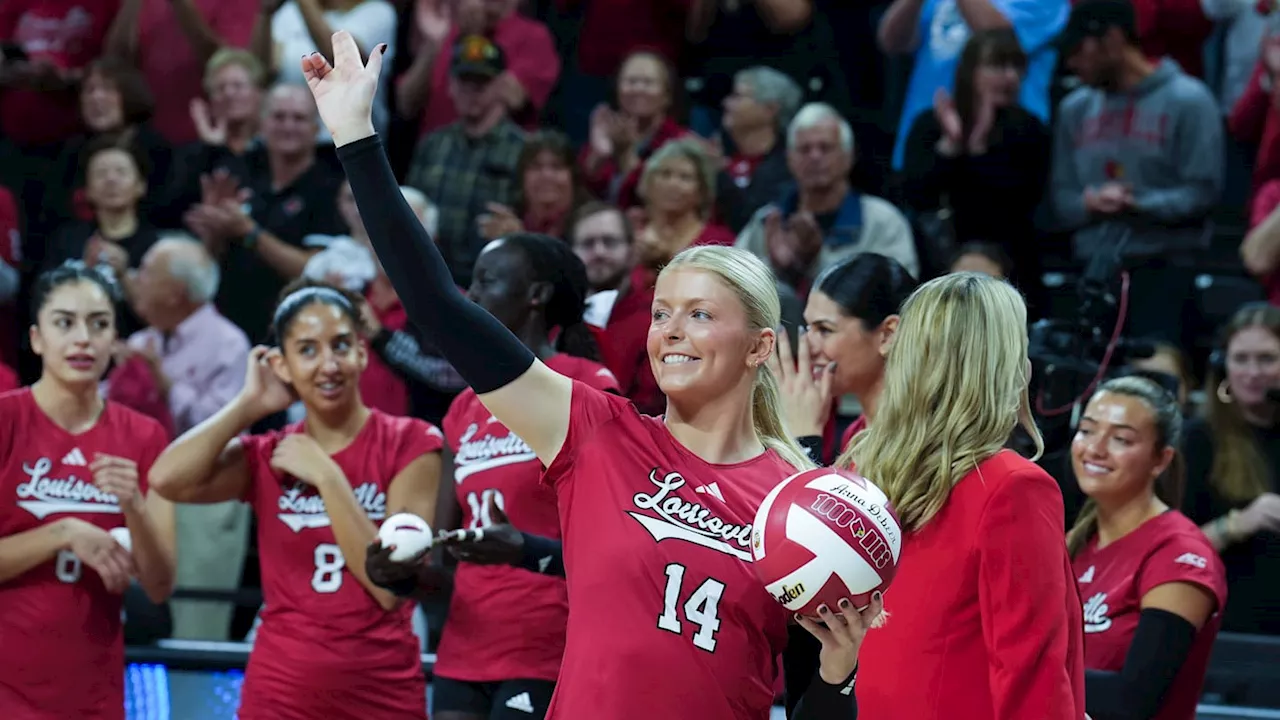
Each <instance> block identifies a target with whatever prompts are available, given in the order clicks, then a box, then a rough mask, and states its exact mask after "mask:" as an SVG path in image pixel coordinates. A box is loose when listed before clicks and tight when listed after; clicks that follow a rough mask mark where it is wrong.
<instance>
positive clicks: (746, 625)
mask: <svg viewBox="0 0 1280 720" xmlns="http://www.w3.org/2000/svg"><path fill="white" fill-rule="evenodd" d="M793 472H794V469H793V468H792V467H791V466H790V465H788V464H787V463H786V462H784V461H783V460H782V459H781V458H780V457H778V456H777V454H776V453H773V452H771V451H770V452H766V453H764V454H762V455H760V456H758V457H756V458H753V459H751V460H748V461H746V462H741V463H736V464H733V465H713V464H711V463H707V462H705V461H703V460H702V459H700V458H699V457H697V456H696V455H694V454H693V453H692V452H690V451H688V450H687V449H685V448H684V447H683V446H681V445H680V444H679V443H678V442H676V440H675V438H673V437H672V436H671V433H670V432H668V430H667V428H666V426H665V425H664V423H663V421H662V419H661V418H654V417H647V416H644V415H641V414H640V413H639V412H638V411H637V410H636V409H635V407H634V406H633V405H631V403H630V402H629V401H627V400H626V399H625V398H619V397H616V396H612V395H607V394H605V393H602V392H600V391H598V390H595V389H592V388H590V387H588V386H586V385H584V384H582V383H579V382H575V383H574V384H573V400H572V403H571V406H570V419H569V433H568V436H567V437H566V439H565V443H564V446H563V448H562V449H561V451H560V454H559V456H557V457H556V459H555V461H554V462H552V464H551V467H549V468H548V469H547V472H546V474H545V475H544V481H545V482H547V483H548V484H550V485H551V486H552V487H553V488H554V489H555V491H556V495H557V501H558V505H559V509H560V522H561V526H562V531H563V543H564V557H565V570H566V575H567V577H568V588H569V625H568V637H567V640H566V644H565V653H564V661H563V664H562V666H561V672H560V678H559V681H558V683H557V685H556V692H555V697H554V698H553V699H552V702H551V708H550V710H549V712H548V717H549V718H555V719H556V720H577V719H578V718H588V717H589V718H595V719H597V720H654V719H655V718H670V719H672V720H675V719H677V718H698V720H764V719H765V718H768V717H769V713H770V708H771V706H772V704H773V687H774V678H775V676H776V674H777V669H776V666H775V658H777V656H778V654H779V653H780V652H781V651H782V648H783V646H784V645H785V644H786V636H787V627H786V626H787V622H788V618H789V613H788V612H787V611H786V610H785V609H784V608H783V607H782V606H781V605H780V604H778V602H777V601H776V600H774V598H773V597H772V596H770V595H769V593H768V592H767V591H766V590H765V588H764V585H763V584H762V583H761V582H760V581H759V579H758V578H757V577H756V576H755V572H754V571H753V569H752V567H751V548H750V539H751V522H752V520H753V519H754V517H755V513H756V510H757V509H758V508H759V506H760V503H761V502H762V501H763V500H764V497H765V495H767V494H768V492H769V491H770V490H771V489H773V487H774V486H776V485H777V484H778V483H780V482H782V481H783V480H784V479H785V478H786V477H787V476H789V475H790V474H792V473H793Z"/></svg>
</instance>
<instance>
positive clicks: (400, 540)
mask: <svg viewBox="0 0 1280 720" xmlns="http://www.w3.org/2000/svg"><path fill="white" fill-rule="evenodd" d="M378 540H379V541H381V542H382V546H383V547H392V548H394V549H393V550H392V551H391V559H392V560H394V561H395V562H404V561H406V560H412V559H413V558H415V557H417V556H418V555H419V554H421V553H422V552H423V551H426V550H430V549H431V541H432V535H431V526H430V525H429V524H427V521H426V520H423V519H422V518H420V517H418V516H417V515H414V514H413V513H397V514H395V515H392V516H391V517H389V518H387V519H386V520H385V521H384V522H383V523H382V527H380V528H378Z"/></svg>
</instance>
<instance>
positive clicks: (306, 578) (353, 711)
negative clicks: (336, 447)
mask: <svg viewBox="0 0 1280 720" xmlns="http://www.w3.org/2000/svg"><path fill="white" fill-rule="evenodd" d="M298 432H303V425H302V423H296V424H294V425H290V426H289V427H287V428H285V429H284V430H283V431H279V432H271V433H267V434H264V435H248V436H245V437H242V438H241V442H242V443H244V449H245V457H246V458H247V460H248V464H249V472H250V474H251V477H252V481H251V483H250V486H249V490H248V492H247V493H246V496H245V501H246V502H248V503H250V504H251V505H252V506H253V510H254V513H256V514H257V516H258V554H259V563H260V565H261V568H262V594H263V601H264V607H263V609H262V625H261V626H259V628H258V635H257V640H256V641H255V642H254V646H253V651H252V652H251V653H250V654H249V666H248V669H247V670H246V673H245V681H244V687H243V690H242V691H241V695H240V710H239V715H238V717H239V718H240V720H314V718H334V719H337V718H352V719H353V720H354V719H355V718H372V717H376V718H387V719H388V720H422V718H423V717H424V715H425V714H426V684H425V681H424V679H423V675H422V663H421V657H420V656H419V654H418V639H417V637H416V636H415V635H414V633H413V626H412V617H413V605H412V604H411V603H401V604H400V605H398V606H397V607H396V608H395V609H393V610H384V609H383V608H382V606H380V605H379V604H378V602H377V601H376V600H374V599H373V596H372V595H370V594H369V593H368V591H366V590H365V588H364V586H362V585H361V584H360V582H359V581H358V580H356V578H354V577H352V575H351V574H350V573H349V572H348V571H347V570H346V569H345V567H346V562H345V560H344V559H343V557H342V550H341V549H340V548H339V547H338V543H337V540H336V539H335V538H334V535H333V530H332V528H330V526H329V516H328V514H327V513H326V512H325V507H324V502H323V501H322V500H321V499H320V494H319V493H318V492H317V491H316V490H315V488H313V487H311V486H309V485H306V484H305V483H302V482H300V481H297V480H294V479H292V478H290V477H287V476H285V475H283V474H282V473H279V472H277V471H276V470H274V469H272V468H271V454H272V453H273V452H274V451H275V448H276V445H278V444H279V443H280V441H281V440H283V439H284V438H285V437H286V436H287V435H290V434H293V433H298ZM443 444H444V438H443V436H442V435H441V434H440V431H439V430H437V429H436V428H435V427H434V426H432V425H430V424H428V423H425V422H423V421H421V420H416V419H413V418H400V417H392V416H391V415H387V414H385V413H382V412H379V411H377V410H373V411H372V412H371V413H370V415H369V418H368V420H367V421H366V422H365V424H364V427H363V428H361V429H360V433H359V434H358V435H357V436H356V438H355V440H353V441H352V443H351V444H350V445H348V446H347V447H346V448H344V449H342V450H341V451H340V452H338V453H337V454H335V455H333V460H334V462H336V463H337V464H338V467H340V468H342V471H343V473H345V474H346V476H347V479H348V480H349V481H350V482H351V486H352V490H353V491H354V493H355V496H356V500H357V501H358V502H359V503H360V505H361V506H362V507H363V508H364V509H365V511H366V512H367V513H368V515H369V519H370V520H372V521H373V522H374V523H375V524H377V523H380V522H381V521H382V520H384V519H385V517H386V513H387V490H388V488H389V487H390V486H391V482H392V480H394V479H395V477H396V475H397V474H399V473H400V471H401V470H404V468H405V467H407V466H408V465H409V463H411V462H413V461H414V460H417V459H418V458H420V457H422V456H423V455H427V454H429V453H434V452H439V451H440V449H441V447H442V446H443Z"/></svg>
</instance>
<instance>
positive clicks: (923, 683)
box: [857, 450, 1085, 720]
mask: <svg viewBox="0 0 1280 720" xmlns="http://www.w3.org/2000/svg"><path fill="white" fill-rule="evenodd" d="M1063 514H1064V511H1063V507H1062V493H1061V491H1060V490H1059V489H1058V485H1057V483H1056V482H1054V480H1053V478H1051V477H1049V474H1048V473H1046V472H1045V471H1044V470H1041V469H1040V468H1039V467H1037V466H1036V465H1035V464H1034V463H1032V462H1031V461H1030V460H1027V459H1025V458H1023V457H1021V456H1020V455H1017V454H1016V453H1014V452H1012V451H1008V450H1005V451H1002V452H1000V453H998V454H996V455H995V456H994V457H992V458H990V459H988V460H986V461H985V462H983V463H981V464H980V465H979V466H978V468H977V469H976V470H974V471H973V472H971V473H969V474H968V475H967V476H965V478H964V479H963V480H961V481H960V482H959V483H958V484H957V485H956V486H955V488H954V489H953V490H952V491H951V497H950V498H949V499H948V500H947V502H946V505H944V506H943V508H942V511H941V512H939V513H938V515H937V516H935V517H934V518H933V519H932V520H931V521H929V523H928V524H926V525H925V526H924V527H923V528H921V529H920V530H918V531H916V532H914V533H908V534H907V536H906V538H905V540H904V542H903V546H902V559H901V561H900V563H899V565H898V574H897V576H896V577H895V578H894V581H893V585H892V586H890V587H889V590H888V591H886V592H885V611H886V612H887V613H888V616H889V617H888V619H887V620H886V622H885V624H884V626H883V627H880V628H877V629H873V630H871V631H870V632H868V633H867V637H866V639H865V640H864V641H863V645H862V649H861V651H860V652H859V655H858V666H859V668H860V669H859V672H858V684H857V693H858V715H859V717H868V718H904V719H905V718H910V719H911V720H935V719H937V720H941V719H942V718H948V719H950V718H957V717H963V718H964V719H965V720H1028V718H1035V720H1082V718H1084V715H1085V709H1084V617H1083V611H1082V609H1081V605H1080V596H1079V593H1078V591H1077V589H1076V580H1075V576H1074V575H1073V574H1072V572H1071V560H1070V558H1069V557H1068V556H1067V546H1066V543H1065V542H1064V539H1063V538H1064V536H1065V528H1064V527H1063Z"/></svg>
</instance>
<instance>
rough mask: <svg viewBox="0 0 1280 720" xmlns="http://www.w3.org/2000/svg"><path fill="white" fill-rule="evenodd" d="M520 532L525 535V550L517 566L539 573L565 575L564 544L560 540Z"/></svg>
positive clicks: (556, 575) (555, 575)
mask: <svg viewBox="0 0 1280 720" xmlns="http://www.w3.org/2000/svg"><path fill="white" fill-rule="evenodd" d="M520 534H521V535H522V536H524V546H523V547H524V550H523V554H522V555H521V556H520V564H519V565H517V566H516V567H521V568H524V569H525V570H528V571H529V572H535V573H538V574H539V575H552V576H554V577H564V545H562V544H561V543H560V541H559V540H552V539H551V538H544V537H542V536H541V535H530V534H529V533H526V532H522V533H520Z"/></svg>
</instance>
